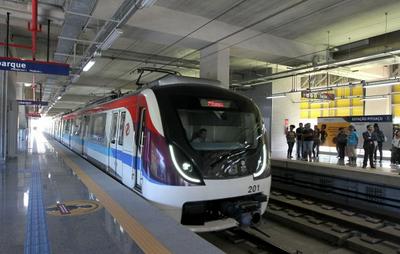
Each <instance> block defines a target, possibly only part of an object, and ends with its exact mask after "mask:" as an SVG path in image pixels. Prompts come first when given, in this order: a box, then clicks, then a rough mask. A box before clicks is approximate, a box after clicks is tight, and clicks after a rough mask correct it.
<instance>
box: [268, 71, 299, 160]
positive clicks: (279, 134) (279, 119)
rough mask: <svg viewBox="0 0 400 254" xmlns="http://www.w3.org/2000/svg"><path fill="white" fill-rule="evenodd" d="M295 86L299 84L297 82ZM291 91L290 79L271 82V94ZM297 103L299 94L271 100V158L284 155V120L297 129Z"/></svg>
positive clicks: (285, 146)
mask: <svg viewBox="0 0 400 254" xmlns="http://www.w3.org/2000/svg"><path fill="white" fill-rule="evenodd" d="M297 84H300V81H299V80H298V82H297ZM291 89H292V78H291V77H289V78H283V79H277V80H274V81H272V94H277V93H284V92H288V91H290V90H291ZM296 102H297V103H296ZM298 102H300V93H291V94H288V95H287V96H286V97H284V98H276V99H272V120H271V150H272V153H273V154H272V156H273V157H274V155H275V154H278V155H281V154H284V155H286V154H285V151H286V150H287V143H286V135H285V132H284V130H285V119H288V121H289V125H290V124H294V125H296V128H297V127H298V123H299V122H300V103H298ZM293 154H294V153H293Z"/></svg>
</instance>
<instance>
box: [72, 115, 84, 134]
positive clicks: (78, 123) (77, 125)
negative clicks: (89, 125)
mask: <svg viewBox="0 0 400 254" xmlns="http://www.w3.org/2000/svg"><path fill="white" fill-rule="evenodd" d="M81 125H82V118H77V119H75V121H74V125H73V131H72V135H74V136H79V135H80V133H81Z"/></svg>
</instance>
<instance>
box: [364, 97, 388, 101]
mask: <svg viewBox="0 0 400 254" xmlns="http://www.w3.org/2000/svg"><path fill="white" fill-rule="evenodd" d="M385 99H387V98H386V97H377V98H374V97H372V98H364V99H361V100H360V101H379V100H385Z"/></svg>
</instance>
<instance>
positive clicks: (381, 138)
mask: <svg viewBox="0 0 400 254" xmlns="http://www.w3.org/2000/svg"><path fill="white" fill-rule="evenodd" d="M373 134H374V135H375V136H376V141H377V143H378V144H377V146H375V150H374V161H376V153H377V151H378V150H379V162H382V147H383V142H385V134H383V131H381V130H380V129H379V125H378V124H377V123H375V124H374V132H373Z"/></svg>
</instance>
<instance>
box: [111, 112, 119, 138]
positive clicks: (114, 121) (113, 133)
mask: <svg viewBox="0 0 400 254" xmlns="http://www.w3.org/2000/svg"><path fill="white" fill-rule="evenodd" d="M117 120H118V113H113V115H112V119H111V133H110V143H112V144H115V141H116V140H117V137H116V135H117Z"/></svg>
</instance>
